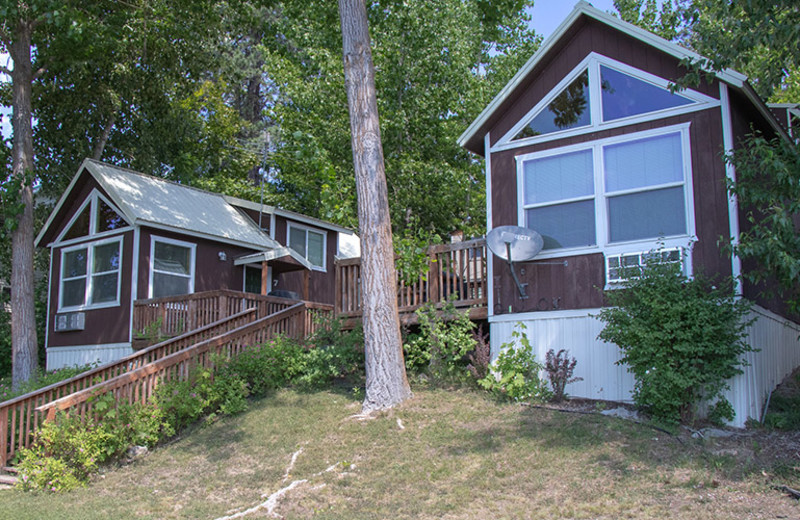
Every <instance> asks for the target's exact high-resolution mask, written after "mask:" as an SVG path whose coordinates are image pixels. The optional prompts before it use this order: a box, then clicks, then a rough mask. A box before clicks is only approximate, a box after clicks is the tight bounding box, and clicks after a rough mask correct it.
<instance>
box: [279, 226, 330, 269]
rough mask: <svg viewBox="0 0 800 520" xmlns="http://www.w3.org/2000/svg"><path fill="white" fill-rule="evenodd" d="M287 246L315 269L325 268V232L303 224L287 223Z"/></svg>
mask: <svg viewBox="0 0 800 520" xmlns="http://www.w3.org/2000/svg"><path fill="white" fill-rule="evenodd" d="M288 232H289V233H288V234H289V247H291V248H292V249H294V250H295V251H296V252H297V253H299V254H300V256H302V257H303V258H305V259H306V260H308V262H309V263H310V264H311V265H312V266H313V267H314V268H315V269H317V270H322V271H324V270H325V233H324V232H322V231H316V230H313V229H311V228H307V227H305V226H298V225H296V224H289V230H288Z"/></svg>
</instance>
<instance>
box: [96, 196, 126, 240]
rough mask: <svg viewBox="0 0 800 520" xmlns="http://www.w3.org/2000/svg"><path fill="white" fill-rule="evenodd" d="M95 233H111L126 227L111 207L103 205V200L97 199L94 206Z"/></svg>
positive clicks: (123, 220)
mask: <svg viewBox="0 0 800 520" xmlns="http://www.w3.org/2000/svg"><path fill="white" fill-rule="evenodd" d="M95 208H96V209H95V211H96V214H95V219H94V221H95V232H96V233H102V232H103V231H113V230H115V229H119V228H121V227H125V226H127V225H128V223H127V222H125V219H123V218H122V217H121V216H120V215H119V213H117V212H116V211H114V210H113V209H111V206H109V205H108V204H106V203H105V201H103V199H101V198H99V197H98V199H97V204H96V205H95Z"/></svg>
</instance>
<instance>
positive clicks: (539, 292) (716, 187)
mask: <svg viewBox="0 0 800 520" xmlns="http://www.w3.org/2000/svg"><path fill="white" fill-rule="evenodd" d="M685 122H688V123H689V124H690V127H689V140H690V148H691V154H692V157H691V165H692V183H693V188H694V193H693V197H694V209H695V226H696V233H697V235H696V236H697V242H696V243H695V245H694V248H693V253H692V268H693V271H694V272H696V273H704V274H706V275H710V276H717V277H726V276H730V275H731V263H730V259H729V258H728V257H727V255H726V254H725V252H724V251H722V250H720V248H719V247H718V245H717V242H718V240H719V238H720V237H726V236H729V235H730V231H729V225H728V198H727V191H726V190H727V188H726V184H725V162H724V160H723V158H722V155H723V154H722V152H723V149H722V116H721V111H720V110H719V108H713V109H708V110H702V111H699V112H692V113H689V114H682V115H678V116H673V117H669V118H665V119H659V120H655V121H647V122H644V123H638V124H634V125H630V126H625V127H619V128H613V129H608V130H603V131H599V132H592V133H589V134H583V135H578V136H572V137H569V138H566V139H559V140H556V141H550V142H546V143H539V144H534V145H530V146H523V147H519V148H514V149H511V150H505V151H501V152H496V153H493V154H492V158H491V168H492V173H491V183H492V186H491V190H492V199H493V203H492V226H493V227H497V226H502V225H521V224H522V223H518V222H517V220H518V206H517V201H518V197H517V165H516V157H517V156H520V155H525V154H529V153H532V152H540V151H543V150H551V149H557V148H561V147H564V146H569V145H573V144H579V143H586V142H591V141H595V140H599V139H605V138H608V137H614V136H619V135H625V134H630V133H634V132H641V131H644V130H651V129H656V128H665V127H670V126H674V125H677V124H681V123H685ZM565 260H567V262H568V265H567V266H557V265H547V266H540V267H539V266H537V263H536V262H528V263H523V264H519V266H518V272H517V274H518V276H519V278H520V281H521V282H522V283H527V284H528V287H529V290H528V294H529V296H530V297H529V298H528V299H527V300H521V299H520V298H519V296H518V290H517V288H516V285H515V284H514V281H513V279H512V277H511V273H510V271H509V270H508V266H507V265H506V263H505V262H503V261H500V260H498V259H496V258H495V259H494V265H493V268H494V271H493V272H494V282H495V288H494V295H495V298H496V299H495V302H494V312H495V313H497V314H500V313H506V312H529V311H537V310H552V309H553V308H556V309H584V308H593V307H598V306H601V305H602V296H601V294H600V291H601V289H603V287H605V263H604V258H603V254H602V253H601V252H598V253H597V254H588V255H582V256H579V257H566V258H565ZM551 261H553V260H551ZM528 266H530V268H526V267H528ZM521 268H524V272H521V271H520V270H519V269H521ZM498 298H499V301H498ZM542 300H546V301H549V302H551V303H552V302H553V301H556V302H557V304H553V305H551V306H545V305H544V303H543V302H542ZM509 305H511V306H512V311H509V310H508V308H509Z"/></svg>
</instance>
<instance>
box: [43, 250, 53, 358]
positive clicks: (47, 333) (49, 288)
mask: <svg viewBox="0 0 800 520" xmlns="http://www.w3.org/2000/svg"><path fill="white" fill-rule="evenodd" d="M52 297H53V248H52V247H51V248H50V267H49V274H48V278H47V316H48V318H46V319H45V321H46V322H47V326H46V327H45V328H44V348H45V350H47V345H49V344H50V318H49V316H50V301H51V299H52ZM45 362H47V359H45Z"/></svg>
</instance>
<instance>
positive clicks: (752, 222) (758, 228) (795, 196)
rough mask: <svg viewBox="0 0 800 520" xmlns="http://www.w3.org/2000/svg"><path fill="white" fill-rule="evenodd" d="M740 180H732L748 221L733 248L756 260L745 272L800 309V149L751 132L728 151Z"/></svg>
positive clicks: (754, 281)
mask: <svg viewBox="0 0 800 520" xmlns="http://www.w3.org/2000/svg"><path fill="white" fill-rule="evenodd" d="M727 159H728V161H730V162H731V163H732V164H733V165H734V167H735V168H736V182H735V183H731V184H730V185H729V189H730V191H731V193H732V194H734V195H735V196H736V197H737V199H738V201H739V206H740V207H741V208H742V209H743V210H744V211H745V219H746V222H747V225H746V226H744V229H743V230H742V232H741V233H740V235H739V239H738V243H737V244H734V248H733V250H734V252H735V253H736V254H737V255H739V256H741V257H742V258H744V259H751V260H753V261H752V262H750V266H749V267H750V268H749V269H747V271H746V272H745V276H746V277H747V278H749V279H750V280H751V281H752V282H753V283H755V284H763V285H762V287H767V286H768V284H769V283H770V282H773V283H774V282H777V284H778V286H777V287H776V288H775V290H776V291H777V292H778V294H779V295H780V296H781V297H782V298H783V299H784V300H785V301H786V302H787V303H788V304H789V307H790V309H791V310H792V311H793V312H795V313H797V312H800V234H798V227H797V221H798V216H800V148H798V146H797V145H795V144H794V143H790V142H788V141H786V140H785V139H782V138H774V139H767V138H765V137H764V136H762V135H760V134H755V135H752V136H750V137H749V138H748V139H747V140H746V141H745V143H743V145H742V146H741V147H740V148H738V149H737V150H736V152H735V153H734V154H733V155H731V156H729V157H728V158H727Z"/></svg>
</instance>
